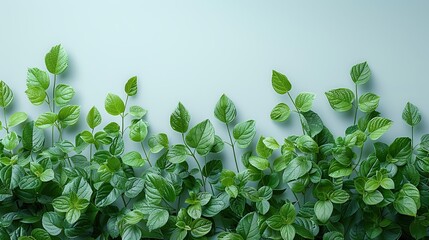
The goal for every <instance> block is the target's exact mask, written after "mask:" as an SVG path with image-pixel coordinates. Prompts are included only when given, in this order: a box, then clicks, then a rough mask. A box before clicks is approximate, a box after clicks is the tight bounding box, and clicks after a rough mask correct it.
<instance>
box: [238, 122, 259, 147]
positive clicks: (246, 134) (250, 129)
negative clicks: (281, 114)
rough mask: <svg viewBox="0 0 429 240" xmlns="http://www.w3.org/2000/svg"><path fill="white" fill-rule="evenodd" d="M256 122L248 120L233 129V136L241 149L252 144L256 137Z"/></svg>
mask: <svg viewBox="0 0 429 240" xmlns="http://www.w3.org/2000/svg"><path fill="white" fill-rule="evenodd" d="M255 134H256V129H255V121H254V120H248V121H246V122H241V123H238V124H237V125H235V127H234V129H233V136H234V139H235V141H236V143H237V146H238V147H239V148H246V147H248V146H249V145H250V143H252V140H253V137H255Z"/></svg>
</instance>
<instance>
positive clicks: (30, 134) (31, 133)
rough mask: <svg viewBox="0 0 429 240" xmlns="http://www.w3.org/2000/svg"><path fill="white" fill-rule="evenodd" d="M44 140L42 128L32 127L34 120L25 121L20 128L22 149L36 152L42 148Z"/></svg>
mask: <svg viewBox="0 0 429 240" xmlns="http://www.w3.org/2000/svg"><path fill="white" fill-rule="evenodd" d="M44 142H45V136H44V134H43V130H42V129H40V128H37V127H34V122H27V123H26V124H25V125H24V129H23V130H22V146H23V147H24V149H26V150H30V151H34V152H38V151H40V150H41V149H42V148H43V144H44Z"/></svg>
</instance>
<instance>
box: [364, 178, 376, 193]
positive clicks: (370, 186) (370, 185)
mask: <svg viewBox="0 0 429 240" xmlns="http://www.w3.org/2000/svg"><path fill="white" fill-rule="evenodd" d="M378 187H380V182H379V181H378V180H377V179H374V178H370V179H368V181H366V183H365V188H364V189H365V191H367V192H373V191H375V190H377V188H378Z"/></svg>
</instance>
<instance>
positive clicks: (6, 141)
mask: <svg viewBox="0 0 429 240" xmlns="http://www.w3.org/2000/svg"><path fill="white" fill-rule="evenodd" d="M1 143H2V144H3V146H4V148H5V149H7V150H9V151H12V150H13V149H15V148H16V147H17V146H18V144H19V138H18V135H17V134H16V132H10V133H8V134H6V136H5V137H4V138H3V139H2V141H1Z"/></svg>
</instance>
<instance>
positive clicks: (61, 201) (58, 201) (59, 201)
mask: <svg viewBox="0 0 429 240" xmlns="http://www.w3.org/2000/svg"><path fill="white" fill-rule="evenodd" d="M52 206H53V207H54V209H55V211H57V212H62V213H65V212H67V211H68V210H69V209H70V198H69V197H67V196H60V197H57V198H55V199H54V200H53V201H52Z"/></svg>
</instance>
